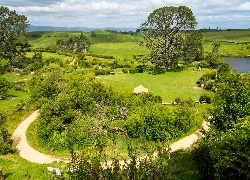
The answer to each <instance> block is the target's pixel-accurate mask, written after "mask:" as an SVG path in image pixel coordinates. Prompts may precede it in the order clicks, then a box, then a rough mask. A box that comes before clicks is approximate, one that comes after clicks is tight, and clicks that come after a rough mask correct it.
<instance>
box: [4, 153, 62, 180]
mask: <svg viewBox="0 0 250 180" xmlns="http://www.w3.org/2000/svg"><path fill="white" fill-rule="evenodd" d="M60 166H65V164H58V163H56V162H55V163H51V164H45V165H42V164H37V163H31V162H28V161H27V160H25V159H23V158H21V157H20V156H18V155H5V156H0V169H2V171H3V176H4V178H5V179H6V180H8V179H10V180H25V179H33V180H40V179H41V180H45V179H46V180H49V179H51V178H50V175H49V173H48V170H47V168H48V167H57V168H59V167H60Z"/></svg>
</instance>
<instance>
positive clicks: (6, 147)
mask: <svg viewBox="0 0 250 180" xmlns="http://www.w3.org/2000/svg"><path fill="white" fill-rule="evenodd" d="M4 123H5V116H4V114H3V113H1V112H0V142H1V143H0V155H4V154H8V153H9V152H11V146H12V142H13V141H12V139H11V135H10V133H9V132H8V131H7V130H6V129H5V127H4Z"/></svg>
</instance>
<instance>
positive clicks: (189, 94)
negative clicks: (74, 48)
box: [99, 67, 211, 102]
mask: <svg viewBox="0 0 250 180" xmlns="http://www.w3.org/2000/svg"><path fill="white" fill-rule="evenodd" d="M210 71H211V70H210V69H205V68H204V69H202V71H196V69H195V71H193V68H192V67H191V68H186V69H184V70H183V71H181V72H167V73H165V74H158V75H152V74H148V73H137V74H123V73H116V74H115V75H105V76H99V77H100V78H99V80H100V81H102V82H103V83H105V84H108V85H111V86H113V87H114V89H115V90H117V91H120V92H124V93H133V89H134V88H135V87H137V86H139V85H143V86H144V87H146V88H148V90H149V92H150V93H152V94H154V95H159V96H161V97H162V99H163V101H164V102H165V101H167V102H170V101H174V100H175V98H181V100H188V99H189V98H191V99H193V100H194V101H198V100H199V97H200V95H201V94H203V93H209V94H211V92H209V91H206V90H201V89H199V88H195V87H196V86H197V85H196V82H197V80H199V78H200V77H201V76H202V74H204V73H206V72H210Z"/></svg>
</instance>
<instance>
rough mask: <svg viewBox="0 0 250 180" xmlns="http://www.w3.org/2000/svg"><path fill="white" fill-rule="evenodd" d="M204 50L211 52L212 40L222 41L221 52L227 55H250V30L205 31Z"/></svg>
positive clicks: (222, 54)
mask: <svg viewBox="0 0 250 180" xmlns="http://www.w3.org/2000/svg"><path fill="white" fill-rule="evenodd" d="M203 40H204V43H203V45H204V51H205V52H211V50H212V41H216V40H217V41H220V43H221V45H220V52H219V53H220V54H221V56H225V57H250V31H215V32H203Z"/></svg>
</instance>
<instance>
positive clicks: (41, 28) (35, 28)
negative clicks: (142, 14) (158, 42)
mask: <svg viewBox="0 0 250 180" xmlns="http://www.w3.org/2000/svg"><path fill="white" fill-rule="evenodd" d="M97 29H99V30H113V31H117V32H125V31H133V32H135V31H136V29H137V28H125V27H124V28H111V27H106V28H88V27H53V26H33V25H30V26H29V28H28V31H29V32H32V31H83V32H89V31H93V30H97Z"/></svg>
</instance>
